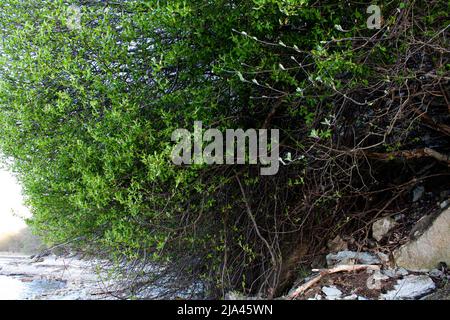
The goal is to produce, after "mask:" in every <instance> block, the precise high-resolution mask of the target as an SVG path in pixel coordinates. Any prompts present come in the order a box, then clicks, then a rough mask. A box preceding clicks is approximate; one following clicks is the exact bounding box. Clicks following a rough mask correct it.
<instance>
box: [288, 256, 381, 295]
mask: <svg viewBox="0 0 450 320" xmlns="http://www.w3.org/2000/svg"><path fill="white" fill-rule="evenodd" d="M360 270H380V266H379V265H372V264H355V265H340V266H337V267H334V268H332V269H323V270H317V269H313V271H319V275H318V276H317V277H315V278H313V279H311V280H310V281H308V282H306V283H305V284H303V285H301V286H300V287H298V288H297V289H295V291H294V292H293V293H291V294H290V295H289V296H288V299H290V300H292V299H295V298H297V297H298V296H299V295H301V294H303V293H304V292H305V291H306V290H308V289H309V288H311V287H312V286H313V285H315V284H316V283H317V282H319V281H320V280H321V279H322V278H323V277H324V276H326V275H329V274H333V273H338V272H344V271H346V272H352V271H360Z"/></svg>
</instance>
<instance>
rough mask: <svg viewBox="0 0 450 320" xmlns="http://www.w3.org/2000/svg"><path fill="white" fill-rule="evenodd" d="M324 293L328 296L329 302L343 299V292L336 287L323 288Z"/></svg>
mask: <svg viewBox="0 0 450 320" xmlns="http://www.w3.org/2000/svg"><path fill="white" fill-rule="evenodd" d="M322 292H323V293H324V294H325V295H326V299H327V300H337V299H340V298H341V297H342V291H341V290H339V289H338V288H336V287H334V286H330V287H323V288H322Z"/></svg>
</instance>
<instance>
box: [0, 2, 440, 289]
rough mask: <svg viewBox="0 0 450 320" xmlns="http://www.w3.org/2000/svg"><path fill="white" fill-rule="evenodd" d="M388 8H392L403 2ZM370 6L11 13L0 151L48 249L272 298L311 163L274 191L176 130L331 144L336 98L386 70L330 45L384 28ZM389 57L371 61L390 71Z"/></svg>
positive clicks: (180, 5)
mask: <svg viewBox="0 0 450 320" xmlns="http://www.w3.org/2000/svg"><path fill="white" fill-rule="evenodd" d="M386 3H388V4H386V7H383V10H387V11H388V12H389V10H396V8H397V7H399V3H400V2H399V1H389V2H386ZM70 5H75V6H76V7H71V9H68V8H69V6H70ZM442 7H444V9H445V5H442ZM73 8H75V9H76V8H80V13H81V15H80V16H79V18H80V19H79V22H80V25H79V26H78V25H77V17H76V16H75V17H74V14H75V13H76V12H77V10H74V9H73ZM366 9H367V6H366V5H365V4H361V3H358V2H352V1H350V2H348V1H347V2H341V1H319V2H317V1H309V0H301V1H300V0H239V1H234V0H227V1H224V0H215V1H197V0H193V1H181V0H172V1H133V0H128V1H120V2H113V3H104V2H103V1H48V0H47V1H35V0H26V1H20V0H4V1H1V4H0V26H1V31H0V32H1V34H2V39H3V41H2V43H1V47H0V49H1V63H0V68H1V69H0V81H1V82H0V86H1V90H0V107H1V109H0V137H1V139H0V140H1V149H2V152H3V153H4V154H5V156H7V157H12V158H14V160H15V163H14V170H16V171H17V172H18V173H19V175H20V178H21V181H22V183H23V186H24V190H25V193H26V196H27V199H28V203H29V205H30V206H31V208H32V210H33V218H32V219H31V220H30V223H31V224H32V225H33V227H34V228H35V229H36V230H37V231H38V232H39V233H40V234H41V235H43V236H44V237H45V238H46V239H47V241H49V242H53V243H63V242H66V241H72V242H74V243H78V244H79V245H80V246H81V247H82V246H86V245H87V244H89V245H91V246H94V247H95V248H96V250H97V252H104V253H107V254H108V255H110V256H112V257H115V258H117V259H120V261H122V262H123V261H127V262H131V261H133V260H134V259H141V258H142V259H144V257H145V259H144V261H145V263H150V262H149V261H153V262H151V263H155V262H156V263H160V264H161V265H164V266H166V267H167V270H168V271H167V274H171V275H176V276H179V278H180V279H188V280H189V279H190V280H191V281H196V280H202V281H203V282H204V283H205V284H207V285H208V286H207V288H208V289H209V290H210V291H209V293H210V294H213V295H221V294H223V292H225V291H224V290H229V289H242V290H247V291H253V292H256V291H258V289H261V290H263V292H265V293H268V294H272V295H273V294H274V292H275V291H274V290H275V288H277V287H278V286H279V285H280V282H281V281H282V280H280V278H282V277H283V275H282V273H283V272H285V271H286V270H285V265H284V264H283V261H284V260H286V256H288V255H289V254H290V251H292V250H291V249H292V248H293V245H292V243H295V241H298V239H297V238H296V237H295V236H293V234H298V232H297V233H296V231H295V230H299V228H301V227H302V226H303V222H304V221H303V220H304V219H308V216H306V218H305V216H303V215H301V214H300V213H299V211H296V210H294V209H292V208H293V207H292V204H293V203H299V202H302V201H306V200H305V197H303V195H302V194H303V192H304V190H303V189H302V188H303V185H302V183H303V182H304V180H303V179H304V177H305V172H306V170H307V169H308V161H306V160H300V158H299V160H298V161H295V162H294V163H293V164H292V165H290V166H288V167H283V168H282V169H281V170H280V173H279V174H278V175H277V176H274V177H266V178H264V179H263V178H262V177H260V176H259V173H258V172H259V170H257V169H255V168H254V167H252V166H204V165H195V166H185V167H178V166H174V165H173V164H172V163H171V161H170V152H171V149H172V146H173V144H172V142H171V139H170V137H171V133H172V131H173V130H175V129H178V128H187V129H192V126H193V123H194V121H202V122H203V123H204V124H205V126H209V125H210V126H214V127H217V128H221V129H224V128H244V129H245V128H261V127H263V126H266V127H267V128H278V129H280V130H281V134H282V140H283V142H284V143H285V144H286V145H288V146H289V147H288V148H287V149H286V150H288V151H289V150H292V149H295V148H297V150H301V149H302V148H306V147H307V145H306V143H311V142H310V141H311V139H312V140H313V141H317V140H321V141H328V140H329V139H330V138H331V136H332V133H333V132H332V128H331V127H330V126H329V125H327V123H328V122H327V121H330V119H331V118H332V116H333V108H334V107H333V104H332V101H331V100H330V99H329V98H330V97H331V96H332V95H333V94H335V93H336V91H342V92H344V91H346V90H349V89H351V88H354V87H356V86H358V85H361V84H365V83H367V81H368V79H370V77H372V76H373V74H374V71H373V69H372V68H371V66H368V65H364V64H363V63H361V61H362V60H361V56H367V54H368V52H364V53H363V54H361V53H359V52H358V51H357V50H355V48H353V45H352V43H351V42H346V41H342V42H339V43H338V45H336V46H333V47H331V48H330V47H328V48H327V47H326V43H327V42H329V41H332V40H333V39H339V38H351V37H362V36H371V35H373V34H374V33H375V32H377V30H369V29H368V28H367V26H366V19H367V17H368V15H367V14H366ZM74 12H75V13H74ZM443 12H445V10H443ZM385 50H386V49H385V48H377V47H375V48H374V49H373V50H372V51H371V53H370V54H373V55H374V57H375V58H376V59H378V61H380V63H381V62H382V63H388V62H389V61H388V60H389V59H390V58H391V57H392V56H391V55H389V54H384V52H385ZM375 58H374V59H375ZM283 150H284V149H283ZM296 156H297V157H298V156H299V155H298V154H296ZM239 184H241V185H242V189H241V188H240V187H239ZM243 191H244V192H243ZM336 199H337V197H336V198H332V199H331V200H330V201H334V200H336ZM336 201H337V200H336ZM314 204H315V205H317V206H318V207H320V206H322V207H323V208H325V209H326V210H328V209H329V208H333V206H334V205H333V203H328V202H325V203H314ZM326 210H325V211H326ZM318 212H320V211H318ZM330 213H331V211H329V213H328V214H330ZM251 215H254V218H255V217H256V218H255V220H256V224H257V225H256V226H255V223H254V221H253V220H252V219H251ZM314 219H316V220H317V219H318V218H317V217H314ZM314 219H313V220H314ZM319 220H320V219H319ZM308 223H309V222H308ZM261 238H264V239H268V241H267V244H269V245H268V246H267V245H264V244H263V241H262V239H261ZM122 267H123V268H125V269H126V268H127V264H126V263H125V265H122ZM142 274H145V272H143V273H142V272H141V273H140V275H142ZM147 276H148V275H147ZM145 279H146V280H145V281H143V282H141V284H143V286H146V285H148V283H149V282H150V280H149V277H147V278H145ZM178 283H179V284H180V287H182V286H185V287H189V284H190V283H192V282H189V281H187V282H178ZM181 284H182V285H181Z"/></svg>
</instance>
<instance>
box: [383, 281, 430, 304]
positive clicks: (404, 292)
mask: <svg viewBox="0 0 450 320" xmlns="http://www.w3.org/2000/svg"><path fill="white" fill-rule="evenodd" d="M435 289H436V285H435V284H434V282H433V280H431V278H430V277H429V276H426V275H419V276H416V275H409V276H406V277H404V278H403V279H400V280H398V281H397V284H396V285H395V287H394V289H393V290H391V291H389V292H387V293H385V294H382V295H381V298H382V299H386V300H408V299H418V298H421V297H423V296H425V295H426V294H428V293H430V292H432V291H434V290H435Z"/></svg>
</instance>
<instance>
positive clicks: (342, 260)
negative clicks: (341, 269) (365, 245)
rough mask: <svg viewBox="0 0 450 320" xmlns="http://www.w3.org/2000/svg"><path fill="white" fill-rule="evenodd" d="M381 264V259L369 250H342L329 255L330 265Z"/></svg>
mask: <svg viewBox="0 0 450 320" xmlns="http://www.w3.org/2000/svg"><path fill="white" fill-rule="evenodd" d="M355 263H359V264H380V263H381V260H380V259H379V258H378V257H376V256H374V255H373V254H371V253H368V252H354V251H341V252H338V253H336V254H332V253H330V254H328V255H327V264H328V266H335V265H342V264H355Z"/></svg>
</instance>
